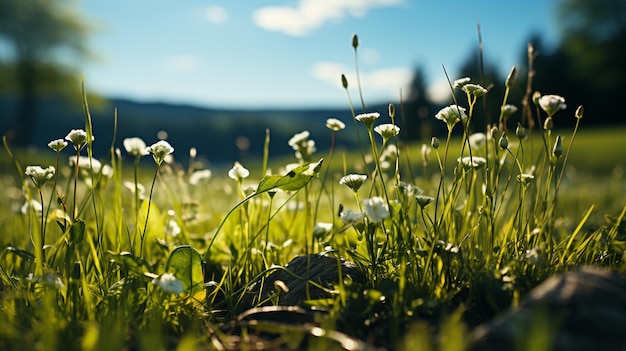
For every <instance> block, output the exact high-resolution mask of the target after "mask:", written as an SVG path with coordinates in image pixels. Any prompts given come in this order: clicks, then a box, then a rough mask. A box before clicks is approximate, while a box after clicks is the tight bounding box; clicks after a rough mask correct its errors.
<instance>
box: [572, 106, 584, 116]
mask: <svg viewBox="0 0 626 351" xmlns="http://www.w3.org/2000/svg"><path fill="white" fill-rule="evenodd" d="M583 112H585V109H584V108H583V105H580V106H578V108H577V109H576V112H575V113H574V116H576V118H578V119H581V118H583Z"/></svg>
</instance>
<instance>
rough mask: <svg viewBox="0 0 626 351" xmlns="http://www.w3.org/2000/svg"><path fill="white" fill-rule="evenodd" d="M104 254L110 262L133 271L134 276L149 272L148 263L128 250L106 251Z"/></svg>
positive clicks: (141, 275)
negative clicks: (117, 252) (118, 251)
mask: <svg viewBox="0 0 626 351" xmlns="http://www.w3.org/2000/svg"><path fill="white" fill-rule="evenodd" d="M106 256H107V258H108V259H109V260H110V261H111V262H113V263H116V264H118V265H119V266H122V267H124V268H125V269H126V270H127V271H128V272H132V273H135V275H136V276H139V277H143V276H144V273H146V272H150V265H148V263H147V262H146V261H144V260H143V259H141V258H139V257H137V256H135V255H133V254H131V253H130V252H120V253H119V254H116V253H113V252H111V251H108V252H107V253H106Z"/></svg>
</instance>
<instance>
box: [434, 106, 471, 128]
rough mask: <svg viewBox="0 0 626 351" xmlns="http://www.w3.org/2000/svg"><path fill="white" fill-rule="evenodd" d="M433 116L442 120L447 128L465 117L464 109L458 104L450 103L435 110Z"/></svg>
mask: <svg viewBox="0 0 626 351" xmlns="http://www.w3.org/2000/svg"><path fill="white" fill-rule="evenodd" d="M435 118H436V119H438V120H441V121H444V122H445V123H446V125H447V126H448V129H452V127H454V125H455V124H457V123H459V122H460V121H461V120H464V119H467V115H466V114H465V109H464V108H463V107H461V106H458V105H450V106H446V107H444V108H442V109H441V110H439V112H437V114H436V115H435Z"/></svg>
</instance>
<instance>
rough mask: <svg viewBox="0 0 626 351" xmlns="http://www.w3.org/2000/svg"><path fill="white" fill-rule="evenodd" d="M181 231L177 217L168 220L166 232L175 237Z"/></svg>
mask: <svg viewBox="0 0 626 351" xmlns="http://www.w3.org/2000/svg"><path fill="white" fill-rule="evenodd" d="M180 232H181V230H180V226H179V225H178V222H176V220H175V219H170V220H168V221H167V225H166V226H165V234H167V235H169V236H171V237H172V238H175V237H177V236H178V234H180Z"/></svg>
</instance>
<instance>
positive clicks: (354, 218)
mask: <svg viewBox="0 0 626 351" xmlns="http://www.w3.org/2000/svg"><path fill="white" fill-rule="evenodd" d="M339 219H340V220H341V221H342V222H344V223H345V224H358V223H361V222H363V219H365V212H354V211H352V210H343V211H341V213H340V214H339Z"/></svg>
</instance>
